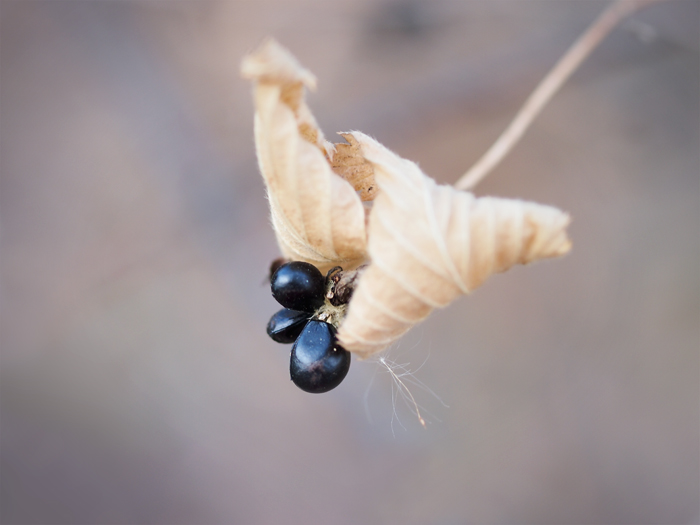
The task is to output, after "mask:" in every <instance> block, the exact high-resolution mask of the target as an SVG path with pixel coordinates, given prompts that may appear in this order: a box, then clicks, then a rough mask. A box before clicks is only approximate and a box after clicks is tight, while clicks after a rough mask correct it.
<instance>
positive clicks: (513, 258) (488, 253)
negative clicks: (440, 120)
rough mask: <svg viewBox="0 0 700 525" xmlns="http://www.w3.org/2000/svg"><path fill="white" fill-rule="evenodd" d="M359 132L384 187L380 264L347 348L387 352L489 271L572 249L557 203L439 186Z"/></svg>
mask: <svg viewBox="0 0 700 525" xmlns="http://www.w3.org/2000/svg"><path fill="white" fill-rule="evenodd" d="M353 136H354V138H355V139H356V140H357V142H358V143H359V144H360V149H361V151H362V154H363V156H364V158H365V159H367V160H368V161H369V162H370V163H371V164H372V165H373V166H374V177H375V180H376V183H377V185H378V187H379V192H378V194H377V197H376V199H375V200H374V206H373V208H372V214H371V215H370V221H369V247H368V248H369V256H370V258H371V261H372V263H371V264H370V265H369V267H368V268H367V270H366V271H365V272H364V274H363V275H362V278H361V279H360V283H359V286H358V287H357V289H356V290H355V294H354V295H353V297H352V300H351V302H350V305H349V307H348V312H347V317H346V318H345V321H344V322H343V324H342V325H341V327H340V331H339V333H338V338H339V339H340V342H341V344H342V345H343V346H344V347H345V348H347V349H348V350H351V351H353V352H356V353H358V354H360V355H362V356H365V357H366V356H369V355H371V354H373V353H376V352H378V351H381V350H382V349H384V348H386V347H387V346H388V345H390V344H391V343H393V342H394V341H396V340H397V339H399V338H400V337H401V336H402V335H403V334H404V333H406V332H407V331H408V330H409V329H410V328H411V327H412V326H414V325H415V324H416V323H418V322H420V321H422V320H423V319H425V318H426V317H427V316H428V315H429V314H430V312H432V310H433V309H434V308H438V307H443V306H446V305H448V304H449V303H451V302H452V301H453V300H454V299H456V298H457V297H458V296H459V295H461V294H466V293H469V292H470V291H472V290H473V289H475V288H476V287H477V286H479V285H480V284H481V283H483V282H484V280H485V279H486V278H487V277H489V276H490V275H492V274H494V273H498V272H504V271H505V270H507V269H509V268H511V267H512V266H513V265H515V264H527V263H529V262H532V261H536V260H538V259H543V258H546V257H557V256H560V255H563V254H565V253H566V252H568V251H569V249H570V248H571V243H570V241H569V240H568V238H567V236H566V227H567V225H568V224H569V217H568V215H566V214H565V213H563V212H562V211H560V210H558V209H557V208H553V207H551V206H543V205H540V204H535V203H531V202H525V201H520V200H514V199H499V198H493V197H481V198H477V197H475V196H474V195H473V194H471V193H468V192H464V191H458V190H455V189H454V188H453V187H451V186H441V185H438V184H436V183H435V181H434V180H433V179H431V178H430V177H428V176H426V175H424V174H423V173H422V172H421V170H420V169H419V168H418V166H417V165H416V164H415V163H413V162H410V161H408V160H405V159H402V158H401V157H399V156H398V155H396V154H394V153H392V152H391V151H389V150H388V149H386V148H385V147H384V146H382V145H381V144H379V143H378V142H377V141H375V140H373V139H371V138H370V137H368V136H366V135H364V134H362V133H358V132H355V133H353Z"/></svg>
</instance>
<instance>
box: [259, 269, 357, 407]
mask: <svg viewBox="0 0 700 525" xmlns="http://www.w3.org/2000/svg"><path fill="white" fill-rule="evenodd" d="M270 284H271V287H272V296H273V297H274V298H275V299H276V300H277V302H278V303H280V304H281V305H282V306H284V308H283V309H282V310H280V311H279V312H277V313H276V314H275V315H273V316H272V318H271V319H270V322H269V323H268V324H267V334H268V335H269V336H270V337H271V338H272V339H273V340H275V341H277V342H278V343H286V344H289V343H294V346H292V354H291V362H290V364H289V373H290V375H291V377H292V381H294V384H295V385H297V386H298V387H299V388H301V389H302V390H304V391H306V392H311V393H312V394H320V393H322V392H328V391H329V390H332V389H334V388H335V387H337V386H338V385H339V384H340V383H341V382H342V381H343V379H345V376H346V375H347V373H348V370H349V369H350V352H348V351H347V350H345V349H344V348H343V347H341V346H340V345H339V344H338V342H337V341H336V337H335V328H334V327H333V325H331V324H329V323H326V322H325V321H320V320H318V319H316V318H314V316H315V315H316V313H317V312H318V310H319V309H320V308H321V307H322V306H323V305H324V303H325V301H326V278H325V277H323V275H322V274H321V272H320V271H319V270H318V268H316V267H315V266H313V265H312V264H309V263H305V262H301V261H293V262H290V263H286V264H283V265H281V266H280V267H279V268H277V269H276V270H275V272H274V273H273V274H272V277H271V278H270Z"/></svg>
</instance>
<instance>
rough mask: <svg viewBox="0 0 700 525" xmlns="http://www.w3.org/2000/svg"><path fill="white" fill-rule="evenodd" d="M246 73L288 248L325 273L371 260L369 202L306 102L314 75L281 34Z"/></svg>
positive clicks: (291, 255)
mask: <svg viewBox="0 0 700 525" xmlns="http://www.w3.org/2000/svg"><path fill="white" fill-rule="evenodd" d="M241 74H242V75H243V76H244V77H245V78H247V79H250V80H253V81H254V82H255V109H256V113H255V145H256V150H257V157H258V163H259V166H260V172H261V173H262V176H263V178H264V180H265V184H266V186H267V194H268V200H269V203H270V212H271V217H272V225H273V227H274V229H275V233H276V235H277V242H278V243H279V246H280V249H281V251H282V254H283V255H284V256H285V257H286V258H288V259H292V260H301V261H307V262H310V263H311V264H314V265H316V266H317V267H319V269H321V271H325V270H327V269H328V268H330V267H331V266H336V265H341V266H343V267H344V268H353V267H355V266H358V265H359V264H361V263H362V262H363V261H364V260H365V258H366V242H367V241H366V239H367V238H366V230H365V207H364V206H363V204H362V201H361V200H360V197H359V196H358V194H357V193H356V189H355V188H354V187H353V185H352V184H351V183H349V182H348V181H346V180H344V179H343V177H341V176H339V175H338V174H336V173H334V172H333V169H332V167H331V162H332V159H333V154H334V147H333V145H332V144H330V143H329V142H327V141H326V140H325V139H324V137H323V133H322V132H321V130H320V129H319V127H318V125H317V124H316V121H315V119H314V117H313V115H312V114H311V112H310V111H309V108H308V107H307V105H306V103H305V102H304V87H305V86H306V87H309V88H312V89H313V88H314V87H315V85H316V79H315V77H314V76H313V75H312V74H311V73H310V72H309V71H307V70H306V69H304V68H303V67H302V66H301V65H300V64H299V63H298V62H297V61H296V59H295V58H294V57H293V56H292V55H291V54H290V53H289V52H288V51H287V50H286V49H284V48H283V47H282V46H280V45H279V44H278V43H277V42H275V41H274V40H268V41H267V42H265V43H264V44H263V45H262V46H261V47H260V48H259V49H258V50H257V51H255V52H254V53H252V54H251V55H249V56H247V57H245V58H244V60H243V63H242V65H241ZM346 157H348V158H349V159H350V160H351V161H353V162H355V163H356V164H357V162H356V161H357V159H353V157H352V155H350V156H348V155H346ZM343 165H344V162H342V161H339V162H335V164H334V166H336V167H337V168H339V167H342V166H343ZM348 171H352V169H350V168H349V169H348ZM365 171H366V170H365ZM360 191H361V190H360Z"/></svg>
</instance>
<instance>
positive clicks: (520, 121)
mask: <svg viewBox="0 0 700 525" xmlns="http://www.w3.org/2000/svg"><path fill="white" fill-rule="evenodd" d="M662 1H665V0H616V1H615V2H613V3H612V4H610V5H609V6H608V7H607V8H606V9H605V11H603V12H602V13H601V14H600V16H598V18H597V19H596V20H595V22H593V23H592V24H591V25H590V27H589V28H588V29H586V31H585V32H584V33H583V34H582V35H581V36H580V37H579V39H578V40H577V41H576V42H574V44H573V45H572V46H571V47H570V48H569V50H568V51H567V52H566V54H565V55H564V56H563V57H562V58H561V59H559V62H557V64H556V65H555V66H554V67H553V68H552V70H551V71H550V72H549V73H548V74H547V76H546V77H544V78H543V79H542V81H541V82H540V83H539V85H538V86H537V87H536V88H535V91H533V92H532V94H531V95H530V97H529V98H528V99H527V101H526V102H525V104H523V107H522V108H521V109H520V111H519V112H518V114H517V115H516V116H515V118H514V119H513V121H512V122H511V123H510V125H509V126H508V127H507V128H506V130H505V131H504V132H503V133H502V134H501V136H500V137H498V139H497V140H496V142H494V143H493V145H492V146H491V147H490V148H489V149H488V151H486V153H485V154H484V155H483V156H482V157H481V158H480V159H479V160H478V161H477V162H476V163H475V164H474V165H473V166H472V167H471V168H470V169H469V171H467V172H466V173H465V174H464V175H462V177H460V179H459V180H458V181H457V182H456V183H455V187H456V188H457V189H459V190H468V189H471V188H473V187H474V186H476V185H477V184H478V183H479V182H480V181H481V180H482V179H483V178H484V177H486V175H488V174H489V172H491V170H493V168H495V167H496V166H497V165H498V163H500V162H501V160H503V158H504V157H505V156H506V155H507V154H508V152H509V151H510V150H511V149H512V148H513V146H515V144H517V142H518V141H519V140H520V138H521V137H522V136H523V134H524V133H525V131H526V130H527V128H528V127H529V126H530V124H532V121H533V120H535V118H536V117H537V115H539V114H540V112H541V111H542V109H543V108H544V106H545V105H546V104H547V102H549V101H550V99H551V98H552V97H553V96H554V95H555V94H556V92H557V91H558V90H559V88H561V86H562V85H563V84H564V82H566V80H567V79H568V78H569V77H570V76H571V74H572V73H573V72H574V71H576V69H577V68H578V67H579V66H580V65H581V63H582V62H583V61H584V60H585V59H586V57H587V56H588V55H590V53H591V52H592V51H593V50H594V49H595V48H596V47H597V46H598V45H599V44H600V43H601V42H602V41H603V39H604V38H605V37H606V36H607V35H608V34H609V33H610V32H611V31H612V30H613V29H614V28H615V26H617V24H618V23H619V22H620V21H621V20H622V19H623V18H625V17H627V16H629V15H630V14H631V13H633V12H635V11H637V10H638V9H641V8H642V7H645V6H647V5H650V4H654V3H657V2H662Z"/></svg>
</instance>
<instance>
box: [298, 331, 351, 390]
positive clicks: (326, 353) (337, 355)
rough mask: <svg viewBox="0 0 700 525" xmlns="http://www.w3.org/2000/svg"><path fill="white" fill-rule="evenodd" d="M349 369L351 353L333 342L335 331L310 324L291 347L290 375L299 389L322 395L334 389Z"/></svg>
mask: <svg viewBox="0 0 700 525" xmlns="http://www.w3.org/2000/svg"><path fill="white" fill-rule="evenodd" d="M349 369H350V352H348V351H347V350H345V349H344V348H343V347H341V346H340V345H339V344H338V343H337V341H336V339H335V328H333V326H331V325H330V324H328V323H324V322H323V321H309V322H308V323H307V324H306V326H305V327H304V329H303V330H302V332H301V335H300V336H299V338H298V339H297V341H296V343H294V346H293V347H292V358H291V362H290V364H289V373H290V375H291V376H292V381H294V384H295V385H297V386H298V387H299V388H301V389H302V390H304V391H306V392H310V393H312V394H321V393H323V392H328V391H329V390H333V389H334V388H335V387H337V386H338V385H339V384H340V383H341V382H342V381H343V379H345V376H346V375H347V373H348V370H349Z"/></svg>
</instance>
